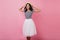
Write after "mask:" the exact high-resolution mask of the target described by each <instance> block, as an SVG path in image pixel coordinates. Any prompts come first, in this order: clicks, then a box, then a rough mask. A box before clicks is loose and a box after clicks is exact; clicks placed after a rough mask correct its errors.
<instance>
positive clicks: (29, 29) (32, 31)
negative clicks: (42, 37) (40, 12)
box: [23, 19, 37, 37]
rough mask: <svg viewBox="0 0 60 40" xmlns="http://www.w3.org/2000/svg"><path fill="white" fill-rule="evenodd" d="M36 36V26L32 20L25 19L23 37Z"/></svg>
mask: <svg viewBox="0 0 60 40" xmlns="http://www.w3.org/2000/svg"><path fill="white" fill-rule="evenodd" d="M36 34H37V31H36V26H35V24H34V21H33V19H25V21H24V24H23V35H24V36H25V37H27V36H29V37H30V36H34V35H36Z"/></svg>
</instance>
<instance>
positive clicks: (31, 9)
mask: <svg viewBox="0 0 60 40" xmlns="http://www.w3.org/2000/svg"><path fill="white" fill-rule="evenodd" d="M27 4H29V6H30V8H29V10H30V11H33V8H32V5H31V4H30V3H27ZM27 4H26V6H25V8H24V12H26V11H27V8H26V7H27Z"/></svg>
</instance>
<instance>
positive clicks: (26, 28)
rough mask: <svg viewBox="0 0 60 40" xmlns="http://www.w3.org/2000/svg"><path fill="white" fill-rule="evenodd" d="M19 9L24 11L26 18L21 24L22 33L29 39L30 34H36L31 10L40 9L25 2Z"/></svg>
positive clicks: (36, 10) (37, 10)
mask: <svg viewBox="0 0 60 40" xmlns="http://www.w3.org/2000/svg"><path fill="white" fill-rule="evenodd" d="M19 11H21V12H24V13H25V18H26V19H25V21H24V24H23V35H24V36H25V37H26V38H27V40H30V39H31V37H32V36H34V35H36V34H37V31H36V27H35V24H34V21H33V20H32V14H33V12H40V10H39V9H37V8H36V7H34V6H32V5H31V4H30V3H26V5H24V6H22V7H21V8H20V9H19Z"/></svg>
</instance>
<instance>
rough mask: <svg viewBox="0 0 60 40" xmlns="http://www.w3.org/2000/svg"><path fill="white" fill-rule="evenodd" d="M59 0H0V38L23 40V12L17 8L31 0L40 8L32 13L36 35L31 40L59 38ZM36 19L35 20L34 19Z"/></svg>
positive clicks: (57, 39)
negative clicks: (38, 11) (39, 10)
mask: <svg viewBox="0 0 60 40" xmlns="http://www.w3.org/2000/svg"><path fill="white" fill-rule="evenodd" d="M59 1H60V0H38V1H37V0H26V1H25V0H0V40H23V39H25V38H24V37H23V35H22V26H23V22H24V18H25V17H24V14H23V13H21V12H19V10H18V9H19V8H20V7H21V6H22V5H24V3H26V2H31V3H32V4H33V5H34V6H36V7H38V8H39V9H41V12H40V13H39V14H38V13H34V14H33V16H32V17H33V20H34V21H35V24H36V28H37V32H38V35H36V36H34V37H32V39H33V40H35V39H36V40H38V39H40V40H60V10H59V9H60V6H59V4H60V2H59ZM36 19H37V20H36Z"/></svg>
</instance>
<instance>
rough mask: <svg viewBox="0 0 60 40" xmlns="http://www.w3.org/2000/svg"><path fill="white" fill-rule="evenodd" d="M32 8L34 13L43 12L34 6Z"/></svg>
mask: <svg viewBox="0 0 60 40" xmlns="http://www.w3.org/2000/svg"><path fill="white" fill-rule="evenodd" d="M32 7H33V10H34V12H40V11H41V10H40V9H38V8H36V7H34V6H32Z"/></svg>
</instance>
